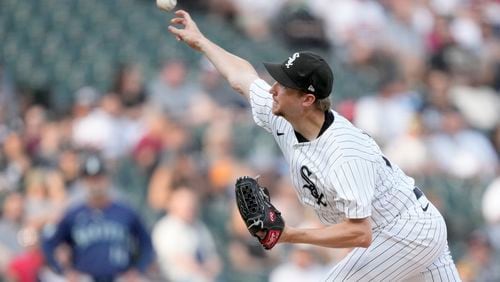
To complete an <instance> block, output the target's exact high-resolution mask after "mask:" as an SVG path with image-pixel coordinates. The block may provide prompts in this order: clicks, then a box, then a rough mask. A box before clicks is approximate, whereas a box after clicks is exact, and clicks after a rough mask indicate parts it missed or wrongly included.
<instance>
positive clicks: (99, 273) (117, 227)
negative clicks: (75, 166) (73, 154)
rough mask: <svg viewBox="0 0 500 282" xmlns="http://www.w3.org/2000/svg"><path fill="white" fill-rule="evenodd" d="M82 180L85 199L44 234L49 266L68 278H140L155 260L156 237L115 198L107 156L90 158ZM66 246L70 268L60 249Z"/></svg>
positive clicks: (98, 280)
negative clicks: (58, 255)
mask: <svg viewBox="0 0 500 282" xmlns="http://www.w3.org/2000/svg"><path fill="white" fill-rule="evenodd" d="M82 174H83V176H82V184H83V186H85V188H86V192H87V194H86V195H87V197H86V201H85V202H83V203H81V204H77V205H75V206H74V207H72V208H70V209H69V210H68V211H67V212H66V213H65V214H64V216H63V218H62V220H61V221H60V222H59V224H58V225H57V226H56V227H55V230H52V231H48V232H45V236H44V240H43V252H44V255H45V258H46V261H47V264H48V265H49V266H50V267H51V268H52V269H53V270H54V271H55V272H57V273H59V274H61V275H64V276H65V278H66V279H68V280H70V281H71V280H75V279H79V278H80V276H83V275H87V276H90V277H92V279H93V280H94V281H96V282H104V281H115V279H117V278H124V279H125V280H129V281H130V280H132V281H133V280H137V279H138V278H139V277H141V273H144V272H146V271H147V268H148V266H149V265H150V264H151V263H152V262H153V260H154V251H153V247H152V243H151V236H150V234H149V233H148V232H147V231H146V229H145V227H144V225H143V224H142V222H141V220H140V219H139V216H138V215H137V214H136V212H135V211H134V210H132V209H131V208H129V207H128V206H126V205H125V204H122V203H120V202H118V201H116V200H114V198H112V197H111V196H110V189H111V188H110V182H109V178H108V176H107V174H106V169H105V166H104V162H103V161H102V159H101V158H100V157H99V156H98V155H95V154H92V155H89V156H87V157H86V158H85V161H84V162H83V165H82ZM62 244H67V245H68V246H69V248H70V250H71V259H70V264H69V265H68V266H66V265H63V264H61V262H60V261H58V260H57V259H56V255H55V250H56V248H57V247H58V246H60V245H62Z"/></svg>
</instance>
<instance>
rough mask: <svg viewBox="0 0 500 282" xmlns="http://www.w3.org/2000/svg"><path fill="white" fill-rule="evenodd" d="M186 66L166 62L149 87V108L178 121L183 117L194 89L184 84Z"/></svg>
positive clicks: (178, 61)
mask: <svg viewBox="0 0 500 282" xmlns="http://www.w3.org/2000/svg"><path fill="white" fill-rule="evenodd" d="M186 75H187V69H186V64H185V63H184V62H183V61H181V60H170V61H166V62H165V63H164V65H163V67H162V69H161V71H160V73H159V75H158V77H156V78H155V79H154V80H153V81H151V83H150V85H149V92H150V94H149V95H150V96H149V97H148V103H149V105H150V107H151V108H153V109H155V110H159V111H161V112H163V113H165V114H167V115H168V116H170V117H172V118H174V119H176V120H180V119H182V118H183V117H184V114H185V109H186V107H187V105H188V104H189V101H190V99H191V96H192V95H193V94H194V90H195V88H194V87H193V86H192V85H190V84H187V83H186V79H187V77H186Z"/></svg>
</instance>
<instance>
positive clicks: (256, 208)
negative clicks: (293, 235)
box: [236, 176, 285, 250]
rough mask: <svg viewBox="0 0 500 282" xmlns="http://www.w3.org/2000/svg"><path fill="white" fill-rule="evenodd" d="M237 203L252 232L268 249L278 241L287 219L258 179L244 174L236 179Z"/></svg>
mask: <svg viewBox="0 0 500 282" xmlns="http://www.w3.org/2000/svg"><path fill="white" fill-rule="evenodd" d="M236 204H237V205H238V210H239V211H240V215H241V217H242V218H243V221H244V222H245V224H246V226H247V228H248V231H250V234H252V235H253V236H255V237H257V238H258V239H259V242H260V243H261V244H262V246H263V247H264V248H265V249H266V250H270V249H272V248H273V247H274V245H276V243H277V242H278V240H279V238H280V236H281V233H282V232H283V228H284V227H285V221H284V220H283V218H282V217H281V212H280V211H278V210H277V209H276V208H275V207H274V206H273V205H272V204H271V198H270V197H269V192H268V191H267V189H266V188H265V187H261V186H259V184H258V183H257V180H256V179H254V178H252V177H249V176H243V177H240V178H238V180H237V181H236Z"/></svg>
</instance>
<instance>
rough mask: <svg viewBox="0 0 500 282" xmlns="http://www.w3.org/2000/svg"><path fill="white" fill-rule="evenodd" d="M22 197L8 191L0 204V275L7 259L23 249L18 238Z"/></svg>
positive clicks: (21, 214) (21, 219) (21, 220)
mask: <svg viewBox="0 0 500 282" xmlns="http://www.w3.org/2000/svg"><path fill="white" fill-rule="evenodd" d="M23 209H24V199H23V196H22V195H21V194H20V193H17V192H11V193H9V194H8V195H7V196H6V197H5V199H4V201H3V204H2V214H1V218H0V253H2V256H1V258H0V275H1V273H2V271H3V270H5V267H6V265H7V263H8V262H9V260H10V259H11V258H12V257H13V256H14V255H17V254H19V253H20V252H21V251H22V250H23V246H22V245H21V244H20V242H19V240H18V237H17V235H18V233H19V232H20V231H21V228H22V222H23Z"/></svg>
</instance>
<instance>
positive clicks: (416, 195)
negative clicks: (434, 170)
mask: <svg viewBox="0 0 500 282" xmlns="http://www.w3.org/2000/svg"><path fill="white" fill-rule="evenodd" d="M413 193H414V194H415V197H417V200H418V199H420V198H421V197H422V196H423V195H424V192H422V190H420V189H419V188H418V187H417V186H415V188H413Z"/></svg>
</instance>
